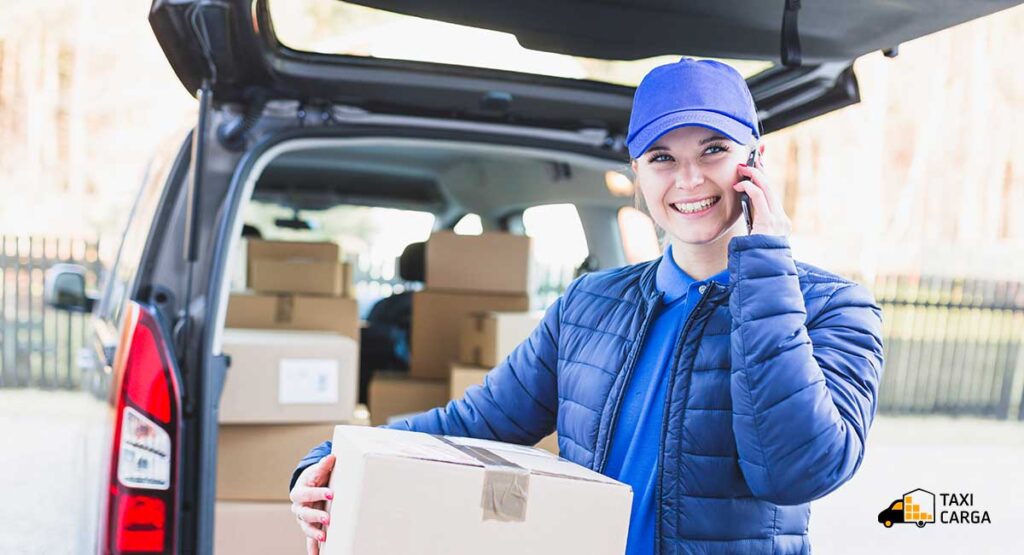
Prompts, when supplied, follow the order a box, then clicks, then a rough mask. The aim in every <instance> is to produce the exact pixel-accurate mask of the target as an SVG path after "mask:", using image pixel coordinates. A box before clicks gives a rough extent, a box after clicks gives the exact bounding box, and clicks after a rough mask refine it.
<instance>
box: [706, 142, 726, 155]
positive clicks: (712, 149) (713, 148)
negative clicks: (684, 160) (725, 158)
mask: <svg viewBox="0 0 1024 555" xmlns="http://www.w3.org/2000/svg"><path fill="white" fill-rule="evenodd" d="M723 152H729V147H728V145H725V144H723V143H719V144H712V145H708V147H707V148H706V149H704V154H708V155H712V154H721V153H723Z"/></svg>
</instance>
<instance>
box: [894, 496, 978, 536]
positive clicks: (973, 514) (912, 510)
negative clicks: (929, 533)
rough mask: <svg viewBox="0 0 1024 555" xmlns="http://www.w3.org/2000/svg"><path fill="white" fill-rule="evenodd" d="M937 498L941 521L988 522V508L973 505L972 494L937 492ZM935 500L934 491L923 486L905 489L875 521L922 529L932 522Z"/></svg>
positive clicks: (944, 522)
mask: <svg viewBox="0 0 1024 555" xmlns="http://www.w3.org/2000/svg"><path fill="white" fill-rule="evenodd" d="M938 499H939V500H940V501H941V503H942V504H941V507H942V508H941V510H939V511H938V513H937V514H938V515H939V518H938V522H939V523H941V524H991V523H992V518H991V517H990V516H989V514H988V511H986V510H980V509H977V508H975V506H974V494H973V493H956V492H953V493H940V494H939V495H938ZM935 500H936V496H935V494H934V493H932V492H930V491H928V490H926V489H921V488H918V489H915V490H913V491H908V492H907V493H904V494H903V497H901V498H900V499H896V500H895V501H893V502H891V503H890V504H889V506H888V507H887V508H885V509H884V510H882V512H880V513H878V522H879V523H881V524H882V526H885V527H886V528H892V525H893V524H914V525H916V526H917V527H918V528H924V527H925V525H926V524H934V523H935V522H936V520H935V515H936V510H935Z"/></svg>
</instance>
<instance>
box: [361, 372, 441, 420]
mask: <svg viewBox="0 0 1024 555" xmlns="http://www.w3.org/2000/svg"><path fill="white" fill-rule="evenodd" d="M367 401H368V404H369V408H370V424H371V425H373V426H380V425H381V424H387V423H388V421H389V420H390V419H391V418H394V417H396V416H403V415H409V414H415V413H420V412H423V411H427V410H430V409H432V408H434V407H443V406H444V405H445V404H446V403H447V402H448V382H447V381H445V380H418V379H415V378H410V377H408V376H406V375H405V374H388V373H382V374H376V375H374V376H373V378H372V379H371V380H370V390H369V392H368V396H367Z"/></svg>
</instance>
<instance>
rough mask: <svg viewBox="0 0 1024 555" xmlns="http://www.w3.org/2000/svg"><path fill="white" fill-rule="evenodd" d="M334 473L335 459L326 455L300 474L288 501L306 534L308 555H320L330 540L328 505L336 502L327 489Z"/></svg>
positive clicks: (332, 494)
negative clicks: (332, 471)
mask: <svg viewBox="0 0 1024 555" xmlns="http://www.w3.org/2000/svg"><path fill="white" fill-rule="evenodd" d="M333 469H334V455H327V456H326V457H324V458H322V459H320V460H319V461H318V462H317V463H316V464H313V465H311V466H309V467H308V468H306V469H305V470H303V471H302V473H301V474H299V479H298V480H296V481H295V487H293V488H292V491H291V494H289V496H288V497H289V498H290V499H291V500H292V513H293V514H294V515H295V518H296V520H297V521H298V523H299V528H302V533H304V534H306V536H307V537H306V553H307V554H308V555H319V553H320V542H322V541H324V540H326V539H327V526H328V525H329V524H330V515H329V514H327V511H325V510H324V509H325V506H326V502H327V501H329V500H331V499H334V492H333V491H331V490H330V489H329V488H327V487H325V486H327V482H328V481H329V480H330V478H331V470H333Z"/></svg>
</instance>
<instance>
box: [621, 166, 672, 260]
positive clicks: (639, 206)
mask: <svg viewBox="0 0 1024 555" xmlns="http://www.w3.org/2000/svg"><path fill="white" fill-rule="evenodd" d="M626 173H633V168H632V167H631V166H627V167H626ZM633 208H635V209H636V210H637V211H638V212H640V213H641V214H643V215H644V216H647V219H649V220H651V226H653V227H654V233H655V235H656V236H657V237H658V247H659V248H660V249H661V250H662V251H664V250H665V247H667V246H668V241H669V240H668V233H666V232H665V230H664V229H663V228H662V227H661V226H660V225H658V222H656V221H654V217H653V216H651V210H650V209H649V208H648V207H647V201H646V200H645V199H644V194H643V193H642V192H640V178H639V177H637V176H636V175H635V174H634V175H633Z"/></svg>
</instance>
